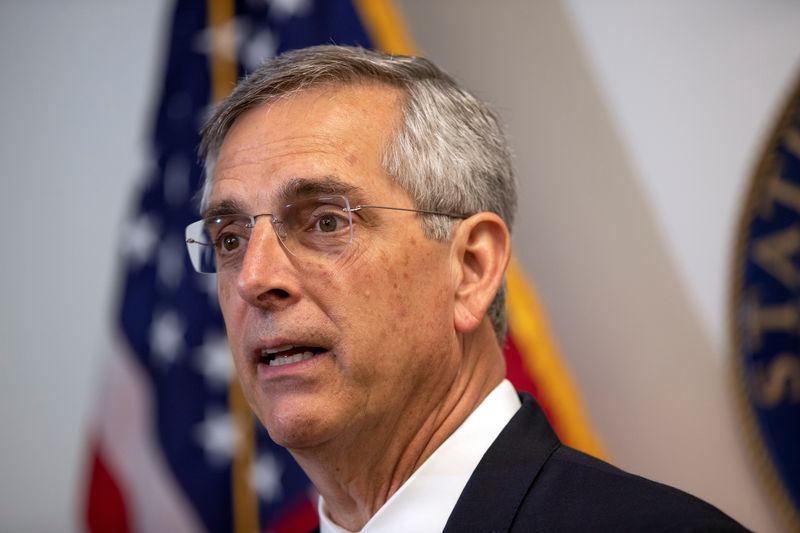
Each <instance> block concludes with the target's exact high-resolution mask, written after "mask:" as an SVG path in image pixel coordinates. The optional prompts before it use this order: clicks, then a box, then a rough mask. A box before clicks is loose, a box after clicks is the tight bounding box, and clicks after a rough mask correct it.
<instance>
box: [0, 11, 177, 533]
mask: <svg viewBox="0 0 800 533" xmlns="http://www.w3.org/2000/svg"><path fill="white" fill-rule="evenodd" d="M162 4H163V2H159V1H157V0H147V1H143V0H138V1H137V2H102V1H99V0H96V1H90V0H83V1H75V2H59V1H55V0H53V1H33V2H27V1H23V0H18V1H12V2H3V3H2V4H0V65H2V68H0V80H2V81H1V82H0V91H2V93H1V94H2V97H1V98H0V117H2V119H1V120H0V162H2V169H3V173H2V177H1V178H0V180H1V182H2V185H3V192H2V193H0V227H2V228H3V235H4V238H5V242H6V245H5V246H3V247H2V250H3V251H2V258H3V261H2V262H3V266H2V270H1V271H2V275H0V294H2V302H1V303H0V428H2V429H0V431H2V438H1V439H0V472H2V478H0V530H2V531H42V532H46V531H69V530H70V529H72V528H77V524H78V521H77V513H78V504H79V502H80V501H81V498H82V491H83V486H82V483H83V474H84V464H83V461H84V452H85V441H84V439H85V437H86V433H87V432H86V423H87V421H88V418H89V414H90V408H91V405H92V401H93V400H94V397H95V393H96V392H97V386H98V377H99V375H100V374H101V366H102V353H101V345H102V341H103V338H104V337H105V335H106V332H107V330H108V327H109V326H110V324H111V322H112V319H113V314H114V312H115V306H114V305H112V303H113V300H114V298H115V290H114V283H113V278H114V276H115V272H114V269H115V263H116V258H115V256H114V251H115V249H116V248H117V239H118V237H119V235H120V231H119V230H120V223H121V221H122V220H123V218H124V215H125V213H126V210H127V209H128V198H129V196H130V192H131V190H132V188H133V187H134V183H135V181H136V179H137V178H138V176H139V174H140V170H141V169H142V168H143V166H144V164H145V161H144V159H143V154H144V150H143V141H144V140H145V139H146V128H147V127H148V126H149V115H150V113H149V111H150V109H149V107H150V105H151V102H152V101H153V92H154V89H155V88H156V86H157V85H156V79H155V75H156V71H157V69H158V68H159V66H160V60H161V59H160V57H161V54H160V52H161V50H160V49H159V42H158V38H159V36H160V34H161V31H162V26H163V21H162V18H163V14H164V6H163V5H162Z"/></svg>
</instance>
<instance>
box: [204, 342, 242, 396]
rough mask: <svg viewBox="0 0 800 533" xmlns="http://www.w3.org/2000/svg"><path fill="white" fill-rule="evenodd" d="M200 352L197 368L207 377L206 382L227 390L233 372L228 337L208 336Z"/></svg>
mask: <svg viewBox="0 0 800 533" xmlns="http://www.w3.org/2000/svg"><path fill="white" fill-rule="evenodd" d="M199 350H200V353H199V357H198V359H197V367H198V368H199V369H200V372H202V373H203V376H205V378H206V382H207V383H208V384H209V385H210V386H211V387H214V388H217V389H224V388H226V387H227V386H228V383H230V379H231V373H232V371H233V368H232V366H233V365H232V364H231V363H232V361H231V351H230V349H229V348H228V341H227V339H226V337H225V336H224V335H221V334H219V333H211V334H207V335H206V337H205V340H204V341H203V345H202V346H201V347H200V349H199Z"/></svg>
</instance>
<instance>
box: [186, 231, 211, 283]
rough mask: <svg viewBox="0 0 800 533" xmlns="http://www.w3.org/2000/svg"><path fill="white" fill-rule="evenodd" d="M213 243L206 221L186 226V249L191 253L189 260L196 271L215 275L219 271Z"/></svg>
mask: <svg viewBox="0 0 800 533" xmlns="http://www.w3.org/2000/svg"><path fill="white" fill-rule="evenodd" d="M212 243H213V241H212V240H211V236H210V235H209V234H208V231H206V224H205V221H204V220H198V221H197V222H194V223H192V224H189V225H188V226H186V248H187V250H188V251H189V259H190V260H191V261H192V266H193V267H194V269H195V270H196V271H198V272H200V273H203V274H213V273H215V272H216V271H217V267H216V261H215V257H214V246H213V244H212Z"/></svg>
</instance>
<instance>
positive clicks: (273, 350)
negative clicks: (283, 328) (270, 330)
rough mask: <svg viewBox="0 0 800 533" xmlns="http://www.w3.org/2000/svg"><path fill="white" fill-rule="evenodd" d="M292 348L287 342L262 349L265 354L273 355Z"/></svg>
mask: <svg viewBox="0 0 800 533" xmlns="http://www.w3.org/2000/svg"><path fill="white" fill-rule="evenodd" d="M292 348H294V346H292V345H291V344H287V345H286V346H277V347H275V348H267V349H266V350H264V354H265V355H274V354H276V353H278V352H285V351H286V350H291V349H292Z"/></svg>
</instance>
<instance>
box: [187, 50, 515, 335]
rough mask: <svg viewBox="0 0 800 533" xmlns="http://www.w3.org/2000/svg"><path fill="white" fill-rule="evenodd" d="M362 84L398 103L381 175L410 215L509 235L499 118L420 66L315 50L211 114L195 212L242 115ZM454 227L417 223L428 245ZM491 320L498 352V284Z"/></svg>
mask: <svg viewBox="0 0 800 533" xmlns="http://www.w3.org/2000/svg"><path fill="white" fill-rule="evenodd" d="M361 82H375V83H382V84H385V85H389V86H392V87H396V88H398V89H400V90H402V91H403V93H404V94H405V99H404V101H403V106H402V110H401V113H402V118H401V122H400V126H399V128H398V129H397V131H395V132H394V135H393V138H392V139H391V141H390V143H389V146H388V147H387V149H386V152H385V153H384V155H383V166H384V168H385V170H386V171H387V173H388V174H389V175H390V176H392V177H393V178H394V179H395V181H396V182H397V184H398V185H399V186H400V187H401V188H402V189H403V190H404V191H406V192H407V193H408V195H409V196H410V197H411V199H412V200H413V201H414V203H415V205H416V208H417V209H424V210H428V211H440V212H448V213H464V214H474V213H478V212H481V211H490V212H493V213H496V214H497V215H499V216H500V218H502V219H503V221H504V222H505V223H506V225H507V226H508V228H509V230H510V229H511V227H512V225H513V222H514V214H515V211H516V199H517V197H516V190H515V181H514V171H513V168H512V165H511V155H510V152H509V149H508V146H507V145H506V140H505V137H504V135H503V131H502V127H501V125H500V121H499V119H498V117H497V115H496V114H495V113H494V112H493V111H492V110H491V109H490V108H489V107H488V106H487V105H486V104H485V103H484V102H481V101H480V100H478V99H477V98H476V97H475V96H473V95H472V94H470V93H468V92H467V91H465V90H464V89H461V88H460V87H459V86H458V85H457V83H456V82H455V80H453V78H451V77H450V76H449V75H448V74H446V73H445V72H443V71H442V70H440V69H439V68H438V67H437V66H436V65H434V64H433V63H432V62H430V61H428V60H427V59H424V58H421V57H407V56H392V55H387V54H383V53H380V52H375V51H372V50H366V49H364V48H356V47H346V46H315V47H310V48H304V49H300V50H294V51H291V52H287V53H284V54H282V55H280V56H277V57H275V58H273V59H271V60H269V61H268V62H266V63H265V64H264V65H262V66H261V67H259V68H258V69H257V70H256V71H255V72H253V73H252V74H250V75H249V76H247V77H246V78H244V79H243V80H242V81H241V82H240V83H239V84H238V85H237V86H236V88H235V89H234V90H233V92H232V93H231V94H230V96H228V97H227V98H226V99H225V100H224V101H223V102H222V103H221V104H220V105H219V106H218V107H217V108H216V109H215V110H214V112H213V114H212V116H211V118H210V119H209V120H208V122H207V123H206V125H205V127H204V129H203V132H202V142H201V145H200V155H201V157H202V158H203V159H204V163H205V168H206V178H205V183H204V185H203V193H202V204H203V205H205V204H206V203H207V200H208V198H209V196H210V193H211V185H212V180H213V173H214V164H215V162H216V158H217V156H218V155H219V151H220V148H221V146H222V143H223V141H224V139H225V136H226V135H227V133H228V131H229V130H230V128H231V127H232V126H233V123H234V122H235V121H236V119H237V118H239V117H240V116H241V115H242V114H244V113H245V112H246V111H248V110H250V109H252V108H254V107H257V106H259V105H261V104H264V103H269V102H274V101H276V100H278V99H279V98H283V97H286V96H288V95H291V94H294V93H297V92H301V91H304V90H307V89H310V88H316V87H319V86H322V85H338V86H342V85H348V84H354V83H361ZM453 223H454V222H453V220H452V219H450V218H448V217H442V216H435V215H425V216H423V228H424V231H425V234H426V236H427V237H428V238H431V239H437V240H446V239H448V238H449V237H450V232H451V229H452V227H453ZM488 315H489V318H490V320H491V322H492V326H493V327H494V331H495V334H496V335H497V339H498V342H499V343H500V344H501V346H502V344H503V342H504V338H505V332H506V317H505V281H504V282H503V284H502V286H501V287H500V289H499V290H498V292H497V294H496V295H495V298H494V301H493V302H492V304H491V306H490V307H489V310H488Z"/></svg>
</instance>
